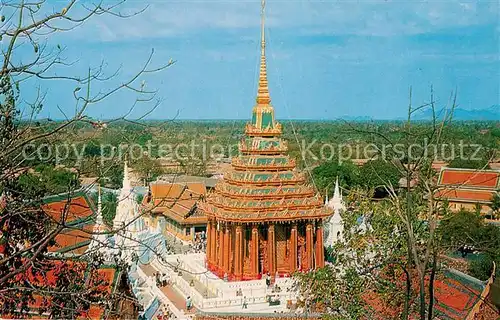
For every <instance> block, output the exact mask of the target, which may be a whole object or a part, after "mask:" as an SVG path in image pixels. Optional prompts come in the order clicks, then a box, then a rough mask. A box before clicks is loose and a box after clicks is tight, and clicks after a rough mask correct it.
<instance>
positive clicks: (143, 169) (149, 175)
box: [133, 155, 165, 182]
mask: <svg viewBox="0 0 500 320" xmlns="http://www.w3.org/2000/svg"><path fill="white" fill-rule="evenodd" d="M133 166H134V171H135V173H137V174H138V175H139V177H140V178H142V179H144V180H145V181H146V182H151V181H155V180H156V179H157V178H158V177H159V176H160V175H162V174H164V173H165V172H164V170H163V168H162V166H161V164H160V163H159V161H158V160H156V159H152V158H150V157H149V156H147V155H143V156H142V157H140V159H138V160H136V161H135V162H134V163H133Z"/></svg>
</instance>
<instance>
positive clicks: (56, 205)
mask: <svg viewBox="0 0 500 320" xmlns="http://www.w3.org/2000/svg"><path fill="white" fill-rule="evenodd" d="M67 203H68V200H67V199H65V200H59V201H54V202H50V203H46V204H44V205H43V206H42V209H43V210H44V211H45V213H47V214H48V215H49V216H51V217H52V218H53V219H54V220H56V221H60V219H61V214H62V213H63V212H65V210H67V211H66V215H67V217H66V222H72V221H74V220H78V219H82V218H87V217H89V216H91V215H92V214H93V212H92V209H91V207H90V205H89V203H88V202H87V200H86V199H85V197H83V196H78V197H76V198H73V199H71V202H70V204H69V205H66V204H67Z"/></svg>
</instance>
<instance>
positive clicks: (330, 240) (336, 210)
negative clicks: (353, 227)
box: [324, 177, 346, 248]
mask: <svg viewBox="0 0 500 320" xmlns="http://www.w3.org/2000/svg"><path fill="white" fill-rule="evenodd" d="M325 206H326V207H327V208H329V209H331V210H333V215H332V216H331V217H330V219H329V220H328V222H327V223H326V225H325V231H326V237H325V242H324V245H325V247H327V248H328V247H331V246H333V245H334V244H335V243H336V242H337V241H342V238H343V234H344V221H343V220H342V216H341V212H344V211H345V209H346V208H345V204H344V201H343V200H342V192H341V191H340V188H339V179H338V177H337V180H336V181H335V191H334V193H333V197H332V198H331V199H330V200H328V195H327V198H326V200H325Z"/></svg>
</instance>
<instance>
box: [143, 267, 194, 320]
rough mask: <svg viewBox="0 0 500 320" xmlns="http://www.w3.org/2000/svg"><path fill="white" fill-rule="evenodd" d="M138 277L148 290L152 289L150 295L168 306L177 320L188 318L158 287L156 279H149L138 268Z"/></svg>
mask: <svg viewBox="0 0 500 320" xmlns="http://www.w3.org/2000/svg"><path fill="white" fill-rule="evenodd" d="M137 275H138V276H139V278H141V279H142V280H143V281H144V282H145V283H146V285H147V286H148V288H150V293H151V294H152V295H153V296H154V297H157V298H158V299H159V300H160V301H161V302H162V303H163V305H165V306H168V308H169V309H170V311H171V312H172V313H173V314H174V315H175V316H176V317H177V319H186V316H185V315H184V313H183V312H181V311H180V310H179V309H178V308H177V307H176V306H175V305H174V304H173V303H172V302H171V301H170V300H169V299H168V298H167V296H165V294H164V293H163V292H162V291H161V290H160V288H158V286H157V285H156V279H154V278H153V277H148V276H147V275H146V274H145V273H144V271H142V269H141V268H137Z"/></svg>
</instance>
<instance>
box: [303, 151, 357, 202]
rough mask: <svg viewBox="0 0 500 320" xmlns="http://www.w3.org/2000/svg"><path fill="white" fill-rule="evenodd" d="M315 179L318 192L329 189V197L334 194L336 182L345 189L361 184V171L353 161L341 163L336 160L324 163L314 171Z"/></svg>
mask: <svg viewBox="0 0 500 320" xmlns="http://www.w3.org/2000/svg"><path fill="white" fill-rule="evenodd" d="M312 175H313V179H314V182H315V184H316V187H317V188H318V190H320V191H323V190H325V189H328V190H327V192H328V194H329V195H331V194H332V193H333V189H334V187H335V181H336V179H337V178H338V179H339V184H340V185H341V186H342V187H345V188H349V189H350V188H352V187H355V186H357V185H358V184H359V169H358V167H357V166H356V165H355V164H354V163H353V162H352V161H344V162H340V161H338V160H336V159H334V160H330V161H328V162H324V163H323V164H321V165H319V166H318V167H316V168H314V169H313V171H312Z"/></svg>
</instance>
